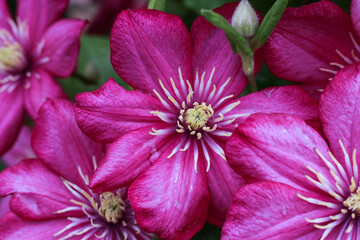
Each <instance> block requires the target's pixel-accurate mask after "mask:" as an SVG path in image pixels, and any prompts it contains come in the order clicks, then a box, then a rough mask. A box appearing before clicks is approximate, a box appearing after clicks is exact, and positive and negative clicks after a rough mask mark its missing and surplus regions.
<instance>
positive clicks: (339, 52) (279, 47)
mask: <svg viewBox="0 0 360 240" xmlns="http://www.w3.org/2000/svg"><path fill="white" fill-rule="evenodd" d="M359 20H360V1H359V0H352V3H351V18H350V17H349V15H347V14H346V13H345V12H344V11H343V10H342V9H341V8H340V7H339V6H337V5H336V4H334V3H332V2H330V1H327V0H323V1H321V2H318V3H313V4H310V5H307V6H303V7H300V8H288V9H287V10H286V11H285V13H284V15H283V16H282V18H281V20H280V22H279V23H278V25H277V27H276V28H275V31H274V32H273V33H272V35H271V37H270V38H269V41H268V44H267V46H266V48H265V61H266V63H267V65H268V66H269V68H270V70H271V71H272V72H273V73H274V74H275V75H276V76H278V77H280V78H283V79H286V80H289V81H294V82H300V83H303V84H302V87H303V88H304V89H306V90H307V91H308V92H309V93H311V94H312V95H313V96H315V97H316V98H319V97H320V93H321V92H322V91H323V90H324V88H325V86H326V85H327V83H328V82H329V81H331V80H332V79H333V78H334V75H335V74H336V72H338V71H339V70H340V69H342V68H344V67H345V66H347V65H349V64H351V63H354V62H359V60H360V39H359V37H360V24H359Z"/></svg>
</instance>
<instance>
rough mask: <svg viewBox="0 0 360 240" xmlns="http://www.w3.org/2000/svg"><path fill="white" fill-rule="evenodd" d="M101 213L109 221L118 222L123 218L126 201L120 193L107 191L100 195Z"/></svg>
mask: <svg viewBox="0 0 360 240" xmlns="http://www.w3.org/2000/svg"><path fill="white" fill-rule="evenodd" d="M100 204H101V206H100V208H99V214H100V215H101V216H102V217H104V218H105V219H106V221H108V222H112V223H117V222H118V220H119V219H121V218H122V213H123V211H124V210H125V203H124V201H123V200H122V199H121V197H120V195H119V194H118V195H115V194H114V193H112V192H106V193H103V194H101V195H100Z"/></svg>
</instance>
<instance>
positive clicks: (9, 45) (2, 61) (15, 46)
mask: <svg viewBox="0 0 360 240" xmlns="http://www.w3.org/2000/svg"><path fill="white" fill-rule="evenodd" d="M25 61H26V59H25V57H24V53H23V49H22V47H21V46H20V44H19V43H18V42H16V41H15V40H14V38H13V37H12V36H11V34H10V33H9V32H8V31H5V30H2V31H0V68H1V69H3V70H5V71H11V70H15V69H16V68H20V67H22V66H23V65H24V63H25Z"/></svg>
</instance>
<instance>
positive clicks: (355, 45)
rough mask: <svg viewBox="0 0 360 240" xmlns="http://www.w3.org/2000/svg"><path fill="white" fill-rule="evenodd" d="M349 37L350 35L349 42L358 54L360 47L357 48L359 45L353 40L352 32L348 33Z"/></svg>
mask: <svg viewBox="0 0 360 240" xmlns="http://www.w3.org/2000/svg"><path fill="white" fill-rule="evenodd" d="M349 35H350V38H351V41H352V42H353V44H354V47H355V49H356V51H358V52H360V46H359V44H358V43H357V42H356V40H355V38H354V36H353V34H352V32H349ZM354 59H355V58H354ZM355 60H356V59H355ZM357 61H358V60H357Z"/></svg>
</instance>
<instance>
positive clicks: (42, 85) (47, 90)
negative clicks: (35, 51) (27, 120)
mask: <svg viewBox="0 0 360 240" xmlns="http://www.w3.org/2000/svg"><path fill="white" fill-rule="evenodd" d="M29 81H30V84H31V85H30V88H28V89H25V91H24V102H25V108H26V111H27V112H28V113H29V115H30V117H31V118H32V119H35V118H36V116H37V113H38V111H39V109H40V107H41V106H42V104H43V103H44V102H45V101H46V100H47V99H48V98H52V99H56V98H64V99H66V98H67V96H66V94H65V92H64V90H63V89H62V88H61V87H60V85H59V84H58V83H57V82H56V80H55V79H54V78H53V77H52V76H51V75H49V73H47V72H45V71H43V70H40V69H39V70H37V71H36V74H33V75H32V76H31V77H30V78H29Z"/></svg>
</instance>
